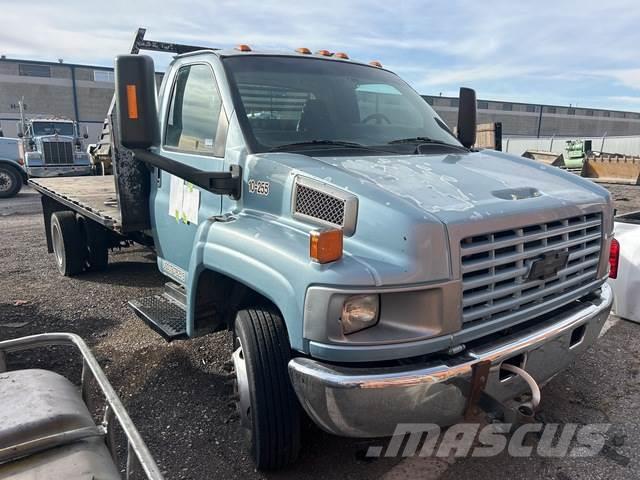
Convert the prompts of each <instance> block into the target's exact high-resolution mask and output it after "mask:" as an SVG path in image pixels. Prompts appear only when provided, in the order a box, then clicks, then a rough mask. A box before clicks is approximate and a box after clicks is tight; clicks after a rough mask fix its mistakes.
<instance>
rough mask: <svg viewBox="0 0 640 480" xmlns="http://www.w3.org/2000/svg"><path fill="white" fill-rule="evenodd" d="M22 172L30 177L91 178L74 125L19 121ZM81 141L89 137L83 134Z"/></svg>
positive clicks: (63, 121) (47, 120)
mask: <svg viewBox="0 0 640 480" xmlns="http://www.w3.org/2000/svg"><path fill="white" fill-rule="evenodd" d="M18 136H19V137H21V138H22V143H23V149H24V152H25V154H24V162H25V170H26V171H27V174H28V175H29V176H30V177H59V176H80V175H90V174H91V173H92V172H91V164H90V160H89V154H88V153H87V152H85V151H84V148H83V140H82V139H81V137H82V136H81V135H80V132H79V131H78V125H77V123H76V122H73V121H71V120H66V119H60V118H45V117H42V118H31V119H28V120H26V119H24V118H23V119H22V120H21V121H20V122H19V124H18ZM83 136H84V138H85V139H86V138H87V137H88V134H87V133H86V132H85V133H84V135H83Z"/></svg>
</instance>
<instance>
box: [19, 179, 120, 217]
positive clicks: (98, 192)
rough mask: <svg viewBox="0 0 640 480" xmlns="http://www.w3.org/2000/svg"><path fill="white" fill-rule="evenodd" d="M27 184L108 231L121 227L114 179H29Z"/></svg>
mask: <svg viewBox="0 0 640 480" xmlns="http://www.w3.org/2000/svg"><path fill="white" fill-rule="evenodd" d="M29 184H30V185H31V186H33V188H35V189H36V190H38V191H39V192H40V193H42V194H43V195H46V196H48V197H51V198H53V199H54V200H56V201H58V202H60V203H62V204H63V205H66V206H67V207H69V208H71V209H72V210H75V211H77V212H80V213H82V214H84V215H86V216H88V217H89V218H92V219H93V220H95V221H97V222H98V223H100V224H102V225H104V226H105V227H107V228H110V229H113V230H120V228H121V226H122V216H121V214H120V209H119V207H118V201H117V197H116V183H115V179H114V177H113V175H105V176H96V177H55V178H32V179H31V180H29Z"/></svg>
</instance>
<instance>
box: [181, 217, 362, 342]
mask: <svg viewBox="0 0 640 480" xmlns="http://www.w3.org/2000/svg"><path fill="white" fill-rule="evenodd" d="M310 230H311V229H310ZM310 230H309V231H305V230H300V229H296V228H293V227H291V226H289V225H285V224H283V223H281V222H279V221H278V217H275V216H272V215H267V214H262V213H260V212H251V213H242V214H240V215H238V216H236V217H234V218H233V219H230V220H224V221H218V220H216V219H209V220H207V222H203V223H202V224H201V225H199V227H198V232H197V234H196V238H195V245H194V248H193V251H192V254H191V259H190V262H189V275H188V277H187V285H186V287H187V292H188V293H187V305H188V308H187V334H188V335H189V336H192V335H193V334H194V326H195V309H194V305H195V295H196V291H197V282H198V279H199V277H200V274H201V273H202V272H203V271H204V270H205V269H210V270H213V271H215V272H218V273H221V274H224V275H227V276H228V277H230V278H233V279H235V280H237V281H239V282H241V283H243V284H245V285H246V286H248V287H250V288H252V289H253V290H255V291H257V292H258V293H260V294H261V295H263V296H265V297H266V298H268V299H269V300H271V301H272V302H273V303H274V304H275V305H276V307H277V308H278V309H279V310H280V313H281V314H282V316H283V318H284V320H285V323H286V326H287V331H288V333H289V339H290V341H291V347H292V348H293V349H296V350H300V351H303V350H304V346H303V340H302V338H303V335H302V325H303V308H304V297H305V294H306V290H307V287H308V286H309V285H312V284H325V285H343V284H345V282H348V284H350V285H358V286H370V285H374V276H373V275H372V274H371V272H370V271H369V270H368V269H367V267H366V266H365V265H363V264H361V263H360V262H358V261H357V260H356V259H355V258H354V257H351V256H349V255H348V252H345V256H344V257H343V258H342V259H341V260H339V261H337V262H334V263H331V264H326V265H319V264H316V263H314V262H312V261H311V260H310V258H309V232H310Z"/></svg>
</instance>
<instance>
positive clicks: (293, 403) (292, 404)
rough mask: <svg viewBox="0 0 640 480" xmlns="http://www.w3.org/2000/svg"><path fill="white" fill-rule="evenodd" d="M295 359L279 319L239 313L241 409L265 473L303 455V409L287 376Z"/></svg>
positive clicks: (237, 346)
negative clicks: (301, 413) (301, 431)
mask: <svg viewBox="0 0 640 480" xmlns="http://www.w3.org/2000/svg"><path fill="white" fill-rule="evenodd" d="M290 358H291V347H290V346H289V339H288V337H287V331H286V328H285V325H284V321H283V320H282V318H281V317H280V315H279V314H277V313H275V312H273V311H270V310H264V309H261V308H251V309H247V310H241V311H240V312H238V314H237V316H236V321H235V332H234V352H233V364H234V368H235V372H236V381H235V387H236V395H237V404H236V405H237V407H238V413H239V415H240V422H241V426H242V427H243V429H244V430H245V432H246V436H247V439H248V442H249V444H250V450H251V454H252V456H253V459H254V461H255V463H256V466H257V467H258V468H259V469H261V470H273V469H277V468H282V467H284V466H286V465H288V464H290V463H293V462H294V461H295V460H296V458H297V457H298V452H299V450H300V406H299V405H298V399H297V398H296V395H295V393H294V391H293V388H292V387H291V382H290V380H289V375H288V371H287V364H288V362H289V360H290Z"/></svg>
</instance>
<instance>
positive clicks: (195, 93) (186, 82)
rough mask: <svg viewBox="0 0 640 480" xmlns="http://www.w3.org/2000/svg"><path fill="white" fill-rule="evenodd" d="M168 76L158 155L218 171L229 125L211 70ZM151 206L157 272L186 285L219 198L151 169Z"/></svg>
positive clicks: (192, 67)
mask: <svg viewBox="0 0 640 480" xmlns="http://www.w3.org/2000/svg"><path fill="white" fill-rule="evenodd" d="M173 72H174V74H173V78H169V79H167V80H166V81H167V82H171V85H172V86H171V89H170V94H169V96H168V98H163V100H162V105H161V109H160V115H162V116H161V118H163V128H162V129H161V135H162V144H161V147H160V152H159V153H160V154H161V155H163V156H165V157H169V158H171V159H173V160H175V161H178V162H181V163H184V164H186V165H190V166H192V167H196V168H199V169H201V170H206V171H222V170H223V165H224V149H225V142H226V136H227V126H228V121H227V116H226V114H225V110H224V108H223V104H222V98H221V96H220V92H219V89H218V85H217V83H216V78H215V75H214V72H213V69H212V67H211V65H209V64H208V63H190V64H183V65H181V66H179V67H178V68H177V69H174V70H173ZM168 86H169V83H167V85H166V87H167V88H168ZM150 203H151V205H150V207H151V208H150V211H151V224H152V226H153V229H154V230H153V233H154V241H155V245H156V251H157V254H158V264H159V267H160V270H161V271H162V272H163V273H165V274H166V275H168V276H170V277H172V278H174V280H177V281H178V282H180V283H185V281H186V271H187V267H188V264H189V259H190V257H191V251H192V247H193V244H194V237H195V235H196V231H197V228H198V225H199V224H201V223H202V222H203V221H204V220H205V219H207V218H209V217H211V216H214V215H219V214H220V212H221V208H222V197H221V196H220V195H215V194H213V193H211V192H207V191H204V190H202V189H200V188H197V187H195V186H193V185H191V184H189V183H188V182H185V181H183V180H182V179H180V178H177V177H175V176H173V175H171V174H169V173H167V172H165V171H162V170H159V169H157V168H154V169H153V172H152V179H151V202H150Z"/></svg>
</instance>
